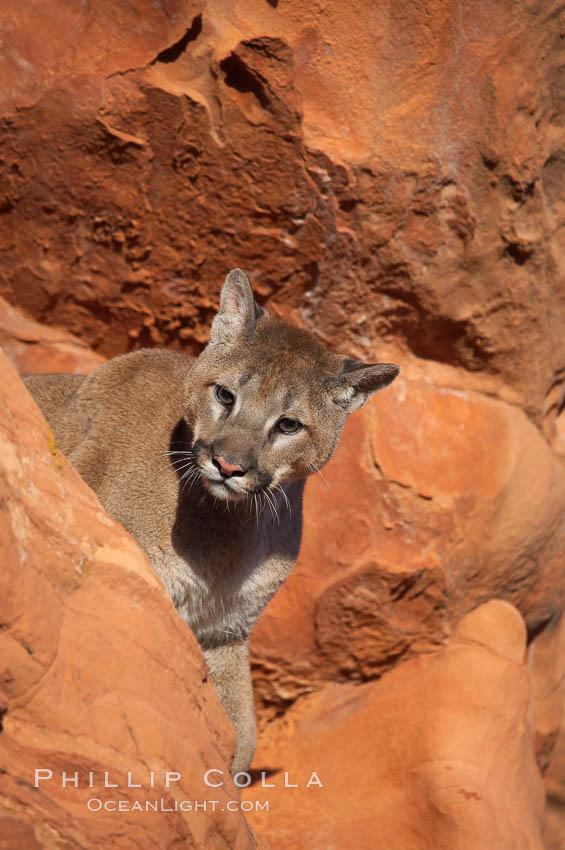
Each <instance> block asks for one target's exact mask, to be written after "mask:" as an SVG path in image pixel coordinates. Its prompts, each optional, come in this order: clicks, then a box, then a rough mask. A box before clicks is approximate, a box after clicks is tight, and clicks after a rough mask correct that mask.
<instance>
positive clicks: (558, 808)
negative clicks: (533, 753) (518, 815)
mask: <svg viewBox="0 0 565 850" xmlns="http://www.w3.org/2000/svg"><path fill="white" fill-rule="evenodd" d="M545 787H546V791H547V810H546V815H545V826H544V831H543V842H544V848H545V850H563V848H564V847H565V729H562V730H561V734H560V736H559V739H558V741H557V744H556V746H555V749H554V751H553V753H552V756H551V764H550V766H549V769H548V771H547V773H546V775H545Z"/></svg>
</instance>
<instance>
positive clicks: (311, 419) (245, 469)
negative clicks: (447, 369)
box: [184, 269, 399, 500]
mask: <svg viewBox="0 0 565 850" xmlns="http://www.w3.org/2000/svg"><path fill="white" fill-rule="evenodd" d="M398 372H399V369H398V366H394V365H393V364H391V363H375V364H366V363H360V362H358V361H356V360H350V359H349V358H347V357H343V356H342V355H339V354H332V353H331V352H329V351H326V350H325V349H324V348H323V347H322V346H321V345H319V344H318V343H317V342H316V341H315V340H314V339H313V338H312V337H311V336H310V335H309V334H308V333H306V332H305V331H303V330H300V329H298V328H295V327H292V326H290V325H287V324H285V323H284V322H282V321H280V320H279V319H276V318H275V317H274V316H271V315H269V314H268V313H266V312H265V311H264V310H262V309H261V307H259V306H258V305H257V304H256V303H255V300H254V298H253V292H252V290H251V285H250V283H249V280H248V279H247V277H246V275H245V274H244V272H242V271H241V269H234V270H233V271H231V272H230V273H229V274H228V276H227V278H226V281H225V284H224V286H223V288H222V293H221V300H220V310H219V312H218V314H217V315H216V317H215V318H214V321H213V323H212V329H211V333H210V342H209V343H208V345H207V346H206V348H205V349H204V351H203V352H202V354H201V355H200V356H199V357H198V359H197V360H196V361H195V363H194V365H193V367H192V369H191V370H190V372H189V374H188V376H187V379H186V383H185V387H184V414H185V419H186V421H187V422H188V424H189V426H190V428H191V429H192V433H193V447H192V452H193V456H194V462H195V463H196V465H197V467H198V468H199V472H200V477H201V480H202V481H203V483H204V485H205V486H206V487H207V488H208V490H209V491H210V492H211V493H212V494H213V495H214V496H218V497H220V498H222V499H226V500H241V499H244V498H245V497H246V496H248V495H251V494H254V493H255V494H256V493H260V492H264V491H266V490H267V489H273V488H275V487H276V486H277V485H279V484H282V483H284V482H286V481H292V480H294V479H298V478H303V477H305V476H307V475H310V474H311V473H313V472H316V470H318V469H319V468H320V467H321V466H323V465H324V464H325V463H326V462H327V461H328V460H329V459H330V457H331V456H332V454H333V451H334V449H335V447H336V445H337V441H338V440H339V437H340V434H341V432H342V429H343V425H344V422H345V417H346V416H347V414H348V413H351V412H352V411H353V410H357V408H358V407H361V405H363V404H364V403H365V402H366V400H367V399H368V398H369V396H370V395H372V393H374V392H376V391H377V390H382V389H383V388H384V387H386V386H388V384H390V383H391V381H393V380H394V379H395V377H396V376H397V375H398Z"/></svg>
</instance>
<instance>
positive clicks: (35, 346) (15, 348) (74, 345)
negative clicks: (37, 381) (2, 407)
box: [0, 298, 105, 375]
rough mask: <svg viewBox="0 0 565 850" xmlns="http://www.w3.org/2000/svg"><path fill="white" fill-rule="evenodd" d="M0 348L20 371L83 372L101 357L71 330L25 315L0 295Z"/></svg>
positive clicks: (90, 368)
mask: <svg viewBox="0 0 565 850" xmlns="http://www.w3.org/2000/svg"><path fill="white" fill-rule="evenodd" d="M0 348H1V349H2V350H3V351H4V354H5V355H6V356H7V357H8V358H9V359H10V360H11V361H12V363H13V364H14V366H15V367H16V369H17V370H18V372H19V373H20V375H25V374H27V373H32V372H35V373H39V372H43V373H49V372H64V373H71V374H75V375H87V374H88V373H89V372H91V371H92V370H93V369H95V368H96V367H97V366H100V364H101V363H103V362H104V359H105V358H104V357H101V355H100V354H96V352H94V351H91V349H90V348H88V346H86V345H85V344H84V343H82V342H81V341H80V340H79V339H77V338H76V337H73V336H71V334H68V333H65V332H64V331H61V330H57V329H55V328H49V327H46V326H45V325H40V324H39V323H38V322H34V321H31V320H30V319H28V318H26V317H25V316H24V315H22V313H21V312H20V311H19V310H16V309H15V308H14V307H12V306H11V305H10V304H8V303H7V301H5V299H4V298H0Z"/></svg>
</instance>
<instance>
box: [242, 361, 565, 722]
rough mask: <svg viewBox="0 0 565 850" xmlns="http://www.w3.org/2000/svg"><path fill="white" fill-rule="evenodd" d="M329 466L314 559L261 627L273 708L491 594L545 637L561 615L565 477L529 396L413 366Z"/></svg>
mask: <svg viewBox="0 0 565 850" xmlns="http://www.w3.org/2000/svg"><path fill="white" fill-rule="evenodd" d="M324 476H325V478H326V479H327V483H328V485H329V486H326V484H325V483H324V481H323V480H322V479H321V477H319V476H315V478H314V479H313V480H312V481H311V483H310V484H309V488H310V491H309V495H308V498H307V510H306V523H305V540H304V545H303V549H302V552H301V556H300V562H299V565H298V566H297V568H296V569H295V571H294V573H293V574H292V575H291V577H290V578H289V580H288V581H287V583H286V585H285V586H284V587H283V588H282V589H281V591H279V593H278V595H277V596H276V597H275V599H274V600H273V601H272V602H271V604H270V606H269V608H268V609H267V611H266V612H265V614H264V616H263V617H262V619H261V620H260V622H259V624H258V626H257V628H256V630H255V632H254V636H253V646H254V655H255V663H256V679H257V682H258V693H259V695H260V696H261V698H262V699H263V701H264V702H265V703H266V704H267V705H270V708H271V713H279V712H280V711H282V710H283V709H284V707H285V705H287V704H288V703H289V702H290V701H292V699H294V698H295V697H296V696H297V695H298V694H300V693H304V692H306V691H308V690H310V689H311V687H312V686H313V684H319V683H320V682H323V681H327V680H332V681H336V680H338V681H339V680H340V679H341V680H346V679H353V680H357V681H363V680H365V679H368V678H372V677H374V676H376V675H378V674H380V673H381V672H382V671H383V670H386V669H387V668H389V667H390V666H392V665H394V664H396V663H398V661H399V660H401V659H405V658H407V657H410V655H413V654H417V653H420V652H422V651H423V650H429V649H432V648H433V647H434V646H437V644H438V643H440V642H441V641H443V640H444V639H445V638H446V637H447V636H448V635H449V634H450V633H451V630H452V628H453V625H454V624H455V623H456V621H457V620H458V619H459V618H460V617H461V616H462V615H463V614H464V613H466V612H467V611H469V610H470V609H472V608H473V607H475V606H476V605H477V604H479V603H480V602H481V601H483V600H485V599H488V598H490V597H504V598H506V599H508V600H510V601H512V602H513V603H515V604H516V605H517V606H518V607H519V608H520V610H521V611H522V613H523V614H524V616H525V619H526V622H527V625H528V628H529V630H530V633H531V634H532V635H533V634H536V633H537V632H538V631H540V629H542V628H543V626H545V625H546V624H547V623H552V622H554V621H555V620H556V619H558V618H559V614H560V611H561V610H562V607H563V593H564V589H565V584H564V576H563V563H564V551H565V527H564V525H563V521H562V518H563V515H564V513H565V476H564V473H563V469H562V467H561V464H560V463H559V462H558V461H557V460H556V459H555V457H554V456H553V454H552V452H551V449H550V448H549V447H548V445H547V443H546V442H545V440H544V439H543V437H542V436H541V434H540V433H539V431H538V430H537V429H536V428H535V426H534V425H533V424H532V423H531V422H529V421H528V419H527V418H526V416H525V415H524V413H523V412H522V411H521V410H519V409H518V408H516V407H515V406H512V405H509V404H507V403H505V402H501V401H498V400H493V399H490V398H487V397H485V396H483V395H480V394H476V393H472V392H462V391H454V390H451V389H447V388H442V387H438V386H434V385H433V384H428V383H424V382H423V381H421V380H420V381H415V380H409V379H406V378H404V377H402V376H401V377H399V378H398V379H397V380H396V381H395V383H394V384H392V386H391V387H390V388H389V389H388V390H386V391H385V392H383V393H381V394H379V395H378V396H377V397H376V398H375V399H374V400H373V401H372V402H371V403H370V404H368V405H367V406H366V407H365V408H364V409H363V410H362V411H360V412H359V413H357V414H355V416H353V417H351V418H350V421H349V423H348V425H347V428H346V435H345V438H344V440H343V442H342V444H341V446H340V447H339V449H338V451H337V454H336V457H335V459H334V460H333V461H332V463H331V464H330V465H329V466H328V468H327V469H326V470H324ZM533 657H534V656H533V655H532V663H533ZM564 661H565V659H563V655H562V653H561V654H560V656H559V663H558V664H557V665H556V667H555V670H556V671H557V670H558V671H560V674H562V673H563V669H564V666H565V664H564ZM556 675H558V674H557V672H556ZM540 687H542V686H541V679H540ZM543 688H545V685H544V686H543ZM543 688H542V690H543ZM546 690H547V689H546Z"/></svg>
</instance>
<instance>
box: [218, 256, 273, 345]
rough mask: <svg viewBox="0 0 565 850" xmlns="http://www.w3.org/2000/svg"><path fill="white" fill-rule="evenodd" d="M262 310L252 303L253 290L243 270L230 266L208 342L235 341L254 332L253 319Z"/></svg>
mask: <svg viewBox="0 0 565 850" xmlns="http://www.w3.org/2000/svg"><path fill="white" fill-rule="evenodd" d="M262 313H263V310H262V309H261V307H259V305H258V304H256V303H255V299H254V298H253V290H252V289H251V284H250V283H249V279H248V277H247V275H246V274H245V272H243V271H242V270H241V269H232V270H231V272H230V273H229V274H228V276H227V277H226V280H225V283H224V285H223V287H222V292H221V295H220V309H219V311H218V313H217V314H216V316H215V317H214V321H213V322H212V328H211V330H210V342H212V343H217V342H227V343H232V342H236V341H237V340H238V339H239V338H241V337H244V338H247V339H249V337H251V336H253V334H254V333H255V323H256V321H257V319H258V318H259V316H261V314H262Z"/></svg>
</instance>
